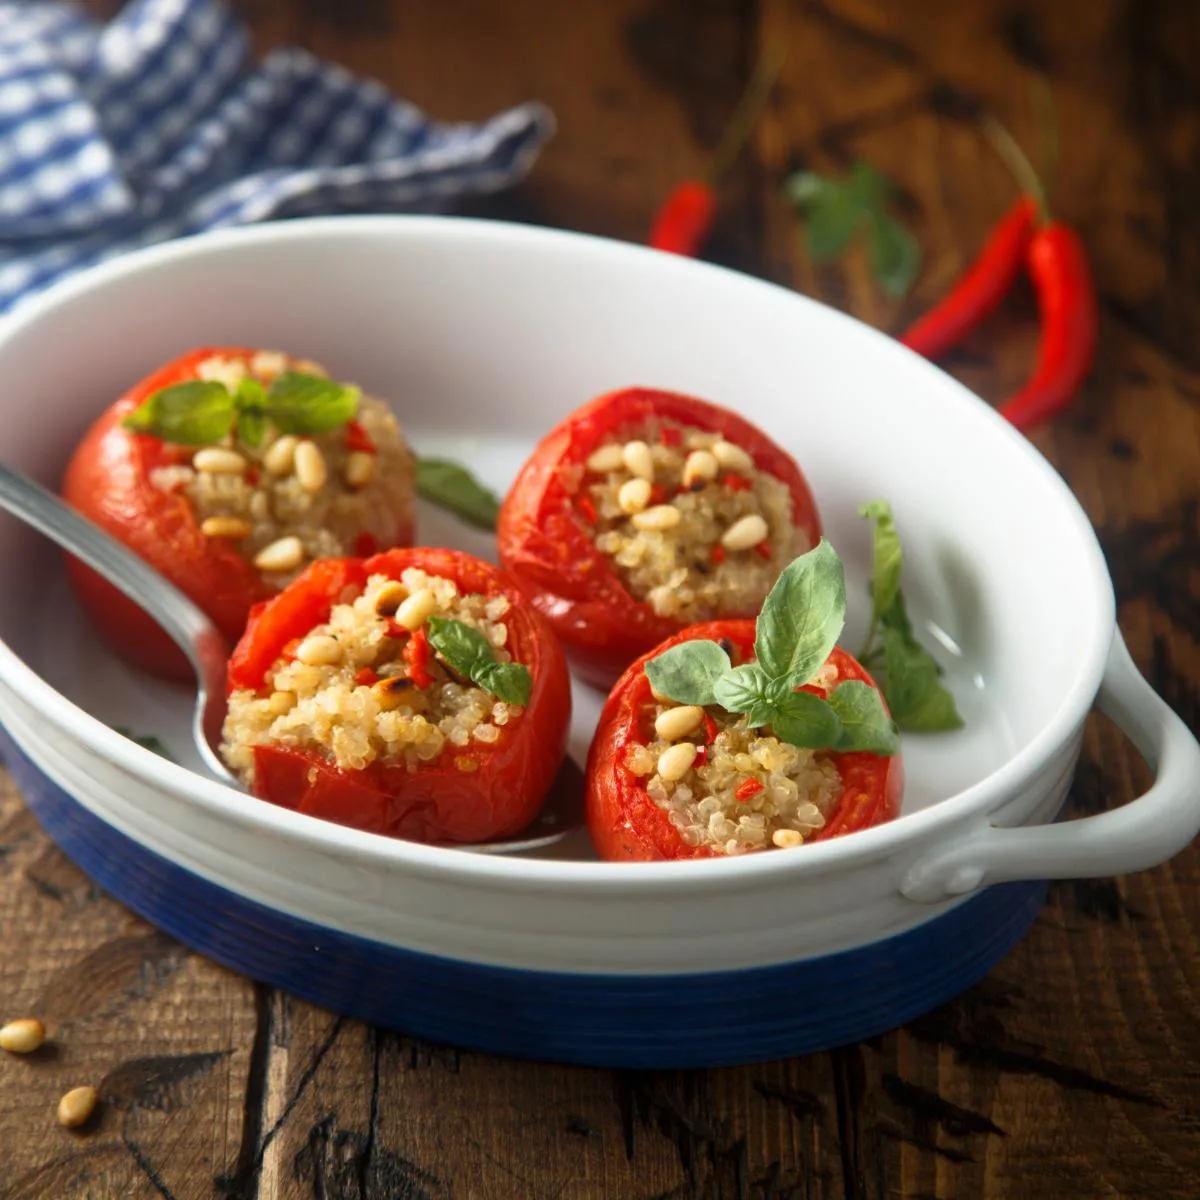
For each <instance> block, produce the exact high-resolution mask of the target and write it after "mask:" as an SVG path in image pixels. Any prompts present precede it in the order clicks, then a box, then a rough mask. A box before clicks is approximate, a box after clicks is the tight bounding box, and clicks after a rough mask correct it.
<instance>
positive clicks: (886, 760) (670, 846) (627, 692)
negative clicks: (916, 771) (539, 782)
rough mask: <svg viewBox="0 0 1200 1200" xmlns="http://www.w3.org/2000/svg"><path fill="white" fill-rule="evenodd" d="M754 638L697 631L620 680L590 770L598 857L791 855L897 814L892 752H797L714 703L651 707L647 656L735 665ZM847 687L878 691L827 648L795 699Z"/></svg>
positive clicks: (740, 631) (743, 629)
mask: <svg viewBox="0 0 1200 1200" xmlns="http://www.w3.org/2000/svg"><path fill="white" fill-rule="evenodd" d="M754 637H755V626H754V622H753V621H749V620H726V621H713V622H709V623H707V624H702V625H695V626H692V627H691V628H689V629H685V630H683V631H682V632H680V633H678V634H676V635H675V636H674V637H672V638H670V639H669V640H667V641H666V642H664V643H663V645H661V646H657V647H655V649H654V650H653V651H651V652H650V653H649V654H647V655H645V656H643V657H642V658H641V659H639V660H638V661H637V662H635V663H634V664H633V665H632V666H630V667H629V669H628V670H627V671H626V672H625V673H624V675H622V676H621V678H620V680H618V682H617V685H616V686H615V687H614V688H613V690H612V693H611V694H610V696H609V698H608V701H607V703H606V704H605V706H604V711H603V712H602V714H601V716H600V724H599V727H598V729H597V731H596V736H595V739H594V740H593V742H592V746H591V751H590V753H589V755H588V766H587V821H588V829H589V831H590V833H591V836H592V841H593V842H594V843H595V846H596V849H597V851H598V852H599V854H600V856H601V857H602V858H605V859H609V860H611V861H614V862H627V861H639V860H641V861H644V860H654V859H676V858H710V857H719V856H721V855H725V854H731V853H732V854H738V853H745V852H750V851H757V850H768V849H771V848H772V847H775V848H787V847H792V846H799V845H801V844H803V843H807V842H816V841H823V840H826V839H828V838H832V837H839V836H841V835H842V834H845V833H852V832H854V831H855V830H859V829H866V828H868V827H869V826H872V825H879V824H882V823H883V822H884V821H888V820H891V819H892V818H893V817H895V816H896V815H897V813H898V812H899V807H900V797H901V792H902V790H903V768H902V765H901V760H900V756H899V755H898V754H891V755H883V754H875V753H868V752H865V751H853V752H849V753H847V752H836V751H826V750H820V751H806V750H800V749H799V748H798V747H795V746H792V745H789V744H787V743H786V742H782V741H781V740H780V739H778V738H777V737H774V736H773V735H772V734H771V733H770V732H769V731H767V732H764V731H763V730H762V729H758V728H755V727H753V726H750V725H749V724H748V722H747V721H746V720H745V719H741V720H738V719H737V718H736V717H734V716H733V715H732V714H730V713H728V712H726V711H723V710H722V709H721V708H720V707H719V706H709V707H706V708H700V707H699V706H685V705H673V704H671V703H670V702H666V703H660V702H658V701H656V699H655V697H654V695H653V693H652V691H651V686H650V681H649V679H648V678H647V676H646V672H645V664H646V662H647V661H648V660H649V659H652V658H656V657H657V656H659V655H661V654H662V653H663V652H664V651H666V650H669V649H671V648H672V647H675V646H678V645H681V644H682V643H685V642H689V641H698V640H703V639H708V640H711V641H714V642H718V643H720V644H721V646H722V647H723V648H725V649H726V650H727V652H728V653H729V655H730V658H731V660H732V661H733V663H735V664H738V663H745V662H752V661H753V658H754ZM852 680H853V681H861V682H864V683H867V684H869V685H870V686H871V687H872V688H874V687H875V683H874V681H873V680H872V679H871V677H870V676H869V675H868V674H867V672H866V671H864V670H863V668H862V667H861V666H860V665H859V663H858V662H857V661H856V660H855V659H854V658H852V657H851V656H850V655H849V654H847V653H845V652H844V651H843V650H841V649H838V648H836V647H835V648H834V650H833V652H832V654H830V656H829V658H828V659H827V660H826V664H825V666H824V668H822V670H821V671H819V672H818V673H817V675H816V677H815V680H814V683H813V684H812V685H808V686H805V687H804V688H802V689H800V690H802V691H805V692H808V693H810V694H812V695H815V696H818V697H821V696H825V695H827V694H828V693H829V692H830V691H831V690H832V689H834V688H836V687H837V686H838V685H840V684H842V683H845V682H847V681H852ZM884 711H886V710H884ZM660 731H661V732H660ZM683 739H686V740H683ZM693 751H694V753H693Z"/></svg>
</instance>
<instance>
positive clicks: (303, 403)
mask: <svg viewBox="0 0 1200 1200" xmlns="http://www.w3.org/2000/svg"><path fill="white" fill-rule="evenodd" d="M359 394H360V393H359V390H358V388H356V387H347V386H346V385H345V384H342V383H338V382H337V381H336V380H333V379H326V378H325V377H324V376H323V375H307V374H305V373H304V372H302V371H284V372H283V374H282V375H277V376H276V377H275V380H274V382H273V383H272V384H271V386H270V388H269V389H268V391H267V399H266V404H265V405H264V412H265V414H266V417H267V419H268V420H269V421H270V422H271V423H272V424H273V425H274V426H275V427H276V428H277V429H278V430H279V431H280V432H281V433H295V434H301V435H303V434H309V435H311V434H318V433H328V432H329V431H330V430H332V429H337V428H338V427H339V426H342V425H345V423H346V422H347V421H349V420H351V419H352V418H353V416H354V414H355V413H356V412H357V411H358V399H359Z"/></svg>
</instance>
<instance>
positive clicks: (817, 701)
mask: <svg viewBox="0 0 1200 1200" xmlns="http://www.w3.org/2000/svg"><path fill="white" fill-rule="evenodd" d="M845 619H846V583H845V576H844V573H843V571H842V562H841V559H840V558H838V556H837V552H836V551H835V550H834V549H833V547H832V546H831V545H830V544H829V543H828V542H827V541H825V539H824V538H822V539H821V541H820V543H819V544H818V545H817V547H816V549H814V550H810V551H809V552H808V553H807V554H803V555H801V556H800V557H799V558H797V559H796V560H795V561H794V562H792V563H790V564H789V565H788V566H787V567H785V568H784V571H783V573H782V574H781V575H780V576H779V578H778V579H777V580H776V582H775V586H774V587H773V588H772V589H771V591H770V594H769V595H768V596H767V598H766V600H765V601H764V602H763V607H762V611H761V612H760V613H759V615H758V622H757V625H756V626H755V639H754V656H755V660H756V661H755V662H752V663H743V664H742V665H741V666H739V667H735V666H733V664H732V663H731V661H730V658H729V655H728V654H727V653H726V652H725V651H724V650H723V649H722V648H721V646H719V645H718V644H717V643H716V642H711V641H706V640H699V641H692V642H681V643H680V644H679V645H678V646H673V647H672V648H671V649H670V650H667V651H665V652H664V653H662V654H660V655H658V656H657V657H656V658H652V659H650V661H649V662H647V663H646V675H647V677H648V678H649V680H650V685H651V687H653V688H654V690H655V691H656V692H658V693H659V694H660V695H664V696H669V697H670V698H671V699H672V700H675V701H677V702H679V703H680V704H700V705H705V706H707V705H710V704H719V705H720V706H721V707H722V708H724V709H725V710H726V711H728V712H731V713H742V714H744V715H745V717H746V720H747V721H748V722H749V724H750V725H752V726H753V727H755V728H761V727H764V726H769V727H770V728H771V730H772V731H773V732H774V734H775V736H776V737H778V738H779V739H781V740H782V741H785V742H790V743H791V744H792V745H793V746H802V747H805V748H806V749H810V750H841V751H850V750H866V751H870V752H871V753H873V754H895V753H896V751H897V750H898V749H899V748H900V739H899V737H898V735H897V733H896V727H895V725H894V724H893V723H892V721H891V720H890V719H889V717H888V715H887V712H886V711H885V709H884V706H883V702H882V700H881V699H880V696H879V693H878V692H877V691H876V690H875V689H874V688H872V687H870V686H869V685H867V684H865V683H862V682H861V681H859V680H848V681H846V682H844V683H841V684H839V685H838V686H837V687H836V688H834V690H833V691H832V692H831V693H830V694H829V696H828V698H827V699H822V698H821V697H820V696H816V695H814V694H813V693H811V692H802V691H800V690H799V689H800V688H802V687H803V686H804V685H805V684H807V683H809V682H811V681H812V679H813V677H814V676H815V675H816V673H817V672H818V671H819V670H820V668H821V667H822V666H823V665H824V663H825V660H826V659H827V658H828V657H829V654H830V651H831V650H832V649H833V647H834V646H835V644H836V643H837V639H838V636H839V635H840V634H841V632H842V626H843V625H844V624H845Z"/></svg>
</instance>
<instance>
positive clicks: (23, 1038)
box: [0, 1017, 46, 1054]
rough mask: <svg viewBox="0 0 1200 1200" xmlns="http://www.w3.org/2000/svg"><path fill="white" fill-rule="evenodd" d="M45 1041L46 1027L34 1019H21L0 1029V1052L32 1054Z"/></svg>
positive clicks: (10, 1022)
mask: <svg viewBox="0 0 1200 1200" xmlns="http://www.w3.org/2000/svg"><path fill="white" fill-rule="evenodd" d="M45 1040H46V1027H45V1025H43V1024H42V1023H41V1021H39V1020H38V1019H37V1018H36V1017H21V1018H20V1019H19V1020H16V1021H9V1023H8V1024H7V1025H5V1026H4V1028H3V1029H0V1050H7V1051H8V1052H9V1053H10V1054H32V1053H33V1052H34V1051H35V1050H36V1049H37V1048H38V1047H39V1046H40V1045H41V1044H42V1043H43V1042H44V1041H45Z"/></svg>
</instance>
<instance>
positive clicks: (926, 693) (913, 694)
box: [883, 617, 963, 733]
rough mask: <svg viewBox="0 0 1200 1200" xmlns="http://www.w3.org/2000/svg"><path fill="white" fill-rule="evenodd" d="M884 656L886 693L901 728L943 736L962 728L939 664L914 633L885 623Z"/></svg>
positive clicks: (884, 692)
mask: <svg viewBox="0 0 1200 1200" xmlns="http://www.w3.org/2000/svg"><path fill="white" fill-rule="evenodd" d="M905 620H906V621H907V617H906V618H905ZM883 655H884V681H883V694H884V696H885V697H886V699H887V702H888V707H889V708H890V709H891V710H892V716H893V718H894V719H895V721H896V724H897V725H898V726H899V727H900V728H901V729H903V730H907V731H909V732H912V733H941V732H945V731H947V730H951V729H961V728H962V725H963V721H962V717H960V716H959V714H958V708H957V707H956V705H955V703H954V697H953V696H952V695H951V694H950V693H949V692H948V691H947V690H946V689H945V688H944V687H943V686H942V685H941V683H940V681H939V679H938V674H939V671H938V665H937V663H936V662H935V661H934V660H933V657H932V656H931V655H930V654H929V653H928V651H926V650H925V649H924V647H922V646H921V645H920V644H919V643H918V642H917V641H916V640H915V639H914V638H913V637H912V636H911V634H909V633H906V632H905V631H904V630H902V629H900V628H898V627H897V626H896V625H887V624H885V625H884V629H883Z"/></svg>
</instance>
